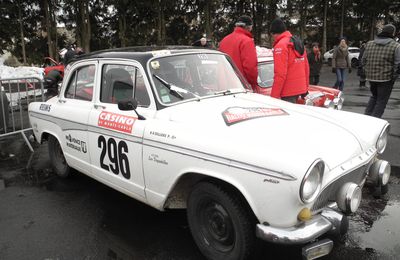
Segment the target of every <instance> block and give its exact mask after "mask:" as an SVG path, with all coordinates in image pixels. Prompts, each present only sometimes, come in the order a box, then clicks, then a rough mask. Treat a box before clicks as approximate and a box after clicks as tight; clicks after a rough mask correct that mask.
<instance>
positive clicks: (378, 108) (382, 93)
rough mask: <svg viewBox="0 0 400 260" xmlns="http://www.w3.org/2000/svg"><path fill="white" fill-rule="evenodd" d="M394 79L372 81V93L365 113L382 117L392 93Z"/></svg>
mask: <svg viewBox="0 0 400 260" xmlns="http://www.w3.org/2000/svg"><path fill="white" fill-rule="evenodd" d="M393 84H394V81H385V82H374V81H370V85H371V94H372V96H371V97H370V98H369V101H368V104H367V108H366V109H365V114H366V115H369V116H373V117H378V118H381V117H382V115H383V112H385V108H386V104H387V103H388V101H389V98H390V94H391V93H392V89H393Z"/></svg>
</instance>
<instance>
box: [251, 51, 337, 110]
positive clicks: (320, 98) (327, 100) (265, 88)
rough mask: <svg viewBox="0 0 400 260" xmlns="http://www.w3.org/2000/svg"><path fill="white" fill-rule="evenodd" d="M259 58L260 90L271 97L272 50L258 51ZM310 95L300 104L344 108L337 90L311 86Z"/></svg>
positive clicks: (300, 101)
mask: <svg viewBox="0 0 400 260" xmlns="http://www.w3.org/2000/svg"><path fill="white" fill-rule="evenodd" d="M257 56H258V89H257V92H258V93H260V94H263V95H268V96H269V95H271V90H272V85H273V82H274V60H273V57H272V50H270V49H267V48H262V47H261V48H260V47H258V49H257ZM308 92H309V93H308V95H306V96H305V97H299V98H298V99H297V103H298V104H303V105H310V106H317V107H326V108H332V109H338V110H341V109H342V107H343V101H344V98H343V93H342V92H341V91H339V90H337V89H333V88H329V87H323V86H315V85H310V86H309V90H308Z"/></svg>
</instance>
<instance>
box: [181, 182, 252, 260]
mask: <svg viewBox="0 0 400 260" xmlns="http://www.w3.org/2000/svg"><path fill="white" fill-rule="evenodd" d="M187 216H188V222H189V227H190V231H191V233H192V236H193V238H194V240H195V242H196V244H197V246H198V247H199V249H200V251H201V252H202V253H203V254H204V255H205V256H206V257H207V258H208V259H224V260H233V259H246V258H247V257H248V256H249V255H250V253H251V252H252V249H253V247H254V243H255V236H254V233H255V225H254V221H253V217H252V215H251V214H250V210H249V209H248V207H247V205H245V204H244V203H243V202H242V201H241V200H240V199H239V196H238V194H236V193H235V192H232V191H230V190H228V189H224V188H222V187H221V186H218V185H215V184H211V183H205V182H204V183H199V184H198V185H196V186H195V188H194V189H193V191H192V192H191V194H190V195H189V199H188V207H187Z"/></svg>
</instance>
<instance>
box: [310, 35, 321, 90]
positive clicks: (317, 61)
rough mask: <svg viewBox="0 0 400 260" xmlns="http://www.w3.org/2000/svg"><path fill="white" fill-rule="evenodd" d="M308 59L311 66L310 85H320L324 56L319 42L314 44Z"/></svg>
mask: <svg viewBox="0 0 400 260" xmlns="http://www.w3.org/2000/svg"><path fill="white" fill-rule="evenodd" d="M307 58H308V64H309V66H310V84H312V85H318V82H319V75H320V73H321V67H322V55H321V51H320V49H319V44H318V42H314V43H313V44H312V49H311V50H310V51H309V53H308V54H307Z"/></svg>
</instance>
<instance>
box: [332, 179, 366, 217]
mask: <svg viewBox="0 0 400 260" xmlns="http://www.w3.org/2000/svg"><path fill="white" fill-rule="evenodd" d="M361 196H362V193H361V188H360V186H358V185H357V184H355V183H352V182H348V183H346V184H344V185H343V186H342V188H340V190H339V192H338V193H337V195H336V203H337V205H338V207H339V208H340V209H341V210H342V211H343V212H344V213H346V214H350V213H354V212H356V211H357V209H358V207H359V206H360V203H361Z"/></svg>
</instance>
